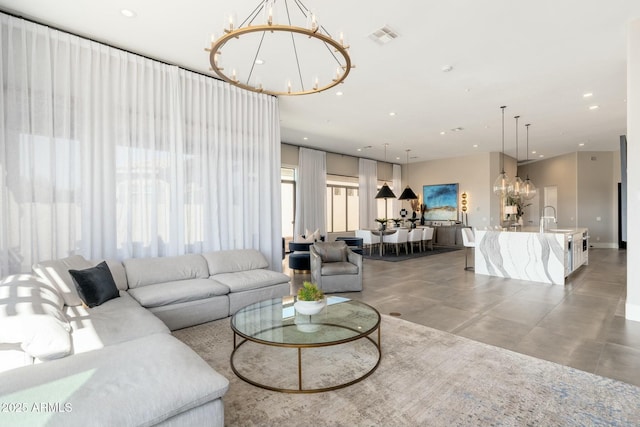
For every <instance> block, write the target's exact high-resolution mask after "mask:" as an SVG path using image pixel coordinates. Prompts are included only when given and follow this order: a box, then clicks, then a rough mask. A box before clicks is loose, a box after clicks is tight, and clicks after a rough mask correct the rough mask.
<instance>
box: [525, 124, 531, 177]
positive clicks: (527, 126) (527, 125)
mask: <svg viewBox="0 0 640 427" xmlns="http://www.w3.org/2000/svg"><path fill="white" fill-rule="evenodd" d="M524 126H525V127H526V128H527V163H528V162H529V126H531V123H527V124H526V125H524ZM527 169H529V168H527ZM527 179H529V171H528V170H527Z"/></svg>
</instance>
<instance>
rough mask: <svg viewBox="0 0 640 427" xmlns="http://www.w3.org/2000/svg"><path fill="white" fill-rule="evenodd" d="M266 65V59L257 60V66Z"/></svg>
mask: <svg viewBox="0 0 640 427" xmlns="http://www.w3.org/2000/svg"><path fill="white" fill-rule="evenodd" d="M263 64H264V59H260V58H258V59H256V65H263Z"/></svg>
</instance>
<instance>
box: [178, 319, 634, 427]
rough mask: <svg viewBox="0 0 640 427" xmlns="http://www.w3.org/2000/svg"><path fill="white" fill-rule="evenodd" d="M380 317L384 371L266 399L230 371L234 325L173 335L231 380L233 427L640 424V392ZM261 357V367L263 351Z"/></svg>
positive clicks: (228, 401) (284, 357)
mask: <svg viewBox="0 0 640 427" xmlns="http://www.w3.org/2000/svg"><path fill="white" fill-rule="evenodd" d="M382 318H383V319H382V326H381V327H382V360H381V363H380V366H379V367H378V369H377V370H376V371H375V372H374V373H373V374H372V375H371V376H369V377H368V378H366V379H364V380H363V381H361V382H359V383H357V384H354V385H351V386H349V387H347V388H343V389H340V390H336V391H330V392H325V393H317V394H286V393H279V392H274V391H267V390H263V389H260V388H257V387H255V386H252V385H250V384H248V383H246V382H244V381H242V380H240V379H238V378H237V377H236V376H235V375H234V374H233V372H232V371H231V368H230V363H229V357H230V354H231V350H232V346H233V334H232V332H231V329H230V327H229V319H223V320H219V321H216V322H211V323H207V324H203V325H199V326H194V327H191V328H187V329H183V330H179V331H175V332H174V334H175V336H176V337H178V338H179V339H180V340H182V341H183V342H185V343H186V344H187V345H189V346H190V347H192V348H193V349H194V350H195V351H196V352H197V353H198V354H200V355H201V356H202V357H203V358H204V359H205V360H206V361H207V362H208V363H209V364H210V365H211V366H212V367H213V368H214V369H215V370H216V371H218V372H219V373H221V374H222V375H224V376H226V377H227V378H228V379H229V381H230V387H229V391H228V392H227V394H226V395H225V396H224V399H223V400H224V407H225V424H226V425H228V426H390V427H393V426H498V425H499V426H596V425H597V426H609V425H610V426H638V425H640V388H638V387H635V386H632V385H630V384H626V383H624V382H620V381H615V380H612V379H608V378H603V377H599V376H597V375H594V374H590V373H587V372H583V371H579V370H576V369H573V368H569V367H566V366H562V365H558V364H555V363H552V362H547V361H544V360H540V359H536V358H533V357H530V356H526V355H522V354H519V353H514V352H511V351H508V350H505V349H501V348H497V347H493V346H490V345H486V344H482V343H479V342H476V341H472V340H469V339H466V338H463V337H458V336H456V335H452V334H449V333H446V332H442V331H438V330H435V329H431V328H428V327H426V326H422V325H418V324H415V323H411V322H407V321H404V320H401V319H397V318H393V317H390V316H386V315H383V316H382ZM262 348H265V346H262ZM282 350H283V351H291V349H282ZM294 351H295V350H294ZM325 351H326V353H325V355H324V356H323V355H320V354H315V355H314V356H313V357H314V358H317V359H314V360H311V361H307V362H310V363H311V365H314V362H317V364H318V365H320V364H321V363H320V360H321V359H319V358H320V357H327V358H328V360H329V362H330V363H331V357H332V355H331V353H336V352H338V353H340V352H339V351H336V349H334V348H333V347H327V348H325ZM294 354H295V353H293V354H292V353H282V354H281V356H280V360H281V362H282V363H281V365H282V370H281V372H280V375H282V376H286V377H288V376H290V375H291V374H292V372H291V367H290V362H291V360H290V359H292V358H293V359H295V356H294ZM255 357H256V359H260V358H261V355H260V354H259V352H258V353H256V354H255ZM267 357H269V358H270V357H272V356H267ZM367 357H369V356H368V355H365V356H364V358H367ZM254 362H256V363H255V365H254V364H253V363H252V361H251V360H244V361H243V363H246V364H247V366H249V368H248V369H252V368H251V366H255V369H256V370H259V369H261V368H260V366H261V363H262V362H259V361H258V360H255V361H254ZM274 365H276V366H279V363H278V362H275V363H274ZM334 367H335V368H336V369H335V375H343V373H342V371H341V370H340V369H337V368H338V367H339V365H334ZM254 373H255V374H258V373H259V372H257V371H256V372H254ZM293 374H294V375H295V372H293ZM322 375H326V372H323V373H322Z"/></svg>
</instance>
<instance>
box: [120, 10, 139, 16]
mask: <svg viewBox="0 0 640 427" xmlns="http://www.w3.org/2000/svg"><path fill="white" fill-rule="evenodd" d="M120 13H121V14H122V16H126V17H127V18H133V17H135V16H136V13H135V12H134V11H133V10H130V9H122V10H121V11H120Z"/></svg>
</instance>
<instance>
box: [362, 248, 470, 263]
mask: <svg viewBox="0 0 640 427" xmlns="http://www.w3.org/2000/svg"><path fill="white" fill-rule="evenodd" d="M460 249H462V248H456V247H452V246H435V247H434V248H433V250H431V249H429V250H426V251H422V252H417V251H416V252H414V253H409V254H405V253H403V252H400V255H396V253H395V252H393V251H392V250H391V249H389V250H388V251H385V253H384V255H382V256H380V252H371V255H369V253H368V252H366V253H365V254H363V256H364V257H365V258H367V259H375V260H381V261H389V262H399V261H406V260H408V259H414V258H422V257H425V256H431V255H438V254H444V253H447V252H453V251H459V250H460Z"/></svg>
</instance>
